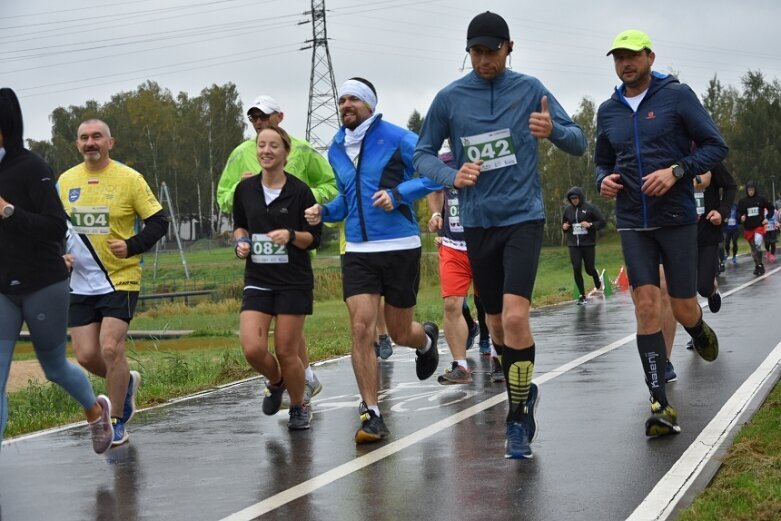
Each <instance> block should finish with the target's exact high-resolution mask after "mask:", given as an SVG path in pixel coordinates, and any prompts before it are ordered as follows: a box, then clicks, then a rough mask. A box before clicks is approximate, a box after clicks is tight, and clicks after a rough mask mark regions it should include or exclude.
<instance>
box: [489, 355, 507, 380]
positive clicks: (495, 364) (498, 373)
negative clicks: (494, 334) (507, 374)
mask: <svg viewBox="0 0 781 521" xmlns="http://www.w3.org/2000/svg"><path fill="white" fill-rule="evenodd" d="M491 381H492V382H504V370H503V369H502V363H501V362H500V361H499V358H497V357H495V356H492V357H491Z"/></svg>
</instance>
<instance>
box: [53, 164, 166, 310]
mask: <svg viewBox="0 0 781 521" xmlns="http://www.w3.org/2000/svg"><path fill="white" fill-rule="evenodd" d="M57 184H58V190H59V194H60V200H62V204H63V206H64V207H65V212H66V213H67V214H68V217H69V218H70V222H71V227H72V230H69V231H71V232H72V233H74V234H75V236H74V237H69V241H68V242H69V253H71V254H73V255H74V256H76V258H75V264H76V266H78V265H79V264H81V265H82V267H87V268H92V270H91V271H92V273H103V274H104V276H105V278H106V280H105V281H104V282H105V283H104V284H102V285H96V284H95V281H94V280H93V281H92V282H91V283H89V284H86V283H85V284H82V282H84V281H81V280H80V279H79V277H78V276H76V275H77V272H78V271H79V270H74V273H73V275H72V276H71V292H72V293H76V294H86V295H91V294H96V293H95V292H96V291H99V293H97V294H104V293H108V292H110V291H117V290H121V291H139V289H140V285H141V256H140V255H134V256H132V257H130V258H127V259H120V258H117V257H116V256H114V254H113V253H112V252H111V249H110V248H109V246H108V240H109V239H123V240H127V239H129V238H131V237H133V236H134V235H136V234H137V233H138V230H139V225H140V222H139V218H140V219H141V220H144V219H148V218H149V217H151V216H152V215H154V214H156V213H157V212H159V211H161V210H162V209H163V207H162V206H160V203H159V202H158V201H157V198H156V197H155V195H154V194H153V193H152V190H151V189H150V188H149V185H148V184H147V182H146V180H145V179H144V176H142V175H141V174H140V173H138V172H136V171H135V170H133V169H132V168H130V167H128V166H126V165H123V164H122V163H120V162H118V161H114V160H112V161H111V162H110V163H109V165H108V166H107V167H106V168H104V169H103V170H99V171H91V170H87V168H86V167H85V165H84V163H81V164H79V165H77V166H74V167H73V168H71V169H69V170H67V171H66V172H65V173H63V174H62V175H61V176H60V179H59V181H58V183H57ZM72 240H77V241H78V242H80V243H83V246H86V247H85V248H75V249H74V248H71V241H72ZM99 286H102V288H103V289H101V290H97V289H96V288H97V287H99Z"/></svg>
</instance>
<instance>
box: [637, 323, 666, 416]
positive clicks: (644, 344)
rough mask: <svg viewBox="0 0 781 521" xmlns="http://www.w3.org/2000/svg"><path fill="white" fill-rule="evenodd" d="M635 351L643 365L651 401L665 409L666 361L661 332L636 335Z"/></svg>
mask: <svg viewBox="0 0 781 521" xmlns="http://www.w3.org/2000/svg"><path fill="white" fill-rule="evenodd" d="M637 351H638V352H639V353H640V361H641V362H642V364H643V373H645V383H646V384H647V385H648V390H649V391H650V392H651V396H652V397H653V399H654V400H655V401H657V402H659V403H660V404H662V407H667V405H668V403H667V394H666V393H665V390H664V364H665V361H666V360H667V356H666V355H665V347H664V335H662V332H661V331H657V332H656V333H651V334H650V335H637Z"/></svg>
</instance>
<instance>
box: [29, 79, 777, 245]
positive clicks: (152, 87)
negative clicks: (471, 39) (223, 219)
mask: <svg viewBox="0 0 781 521" xmlns="http://www.w3.org/2000/svg"><path fill="white" fill-rule="evenodd" d="M702 102H703V105H704V107H705V109H706V110H707V111H708V112H709V113H710V115H711V117H712V118H713V119H714V121H715V122H716V124H717V125H718V127H719V128H720V129H721V132H722V134H723V135H724V138H725V140H726V141H727V144H728V145H729V146H730V153H729V156H728V158H727V160H726V161H725V163H726V166H727V168H728V169H729V170H730V171H731V172H732V174H733V175H734V176H735V178H736V179H737V180H738V182H739V183H740V184H745V183H746V182H747V181H749V180H753V181H754V182H755V183H756V184H757V187H758V189H759V193H760V194H763V195H765V197H766V198H768V199H770V200H772V199H775V196H776V194H774V193H773V189H774V188H775V189H778V188H779V187H781V176H778V178H777V177H776V176H777V173H778V172H781V150H780V148H781V147H780V145H779V139H780V138H781V84H779V82H778V81H777V80H773V81H768V80H766V79H765V77H764V76H763V74H762V73H761V72H759V71H749V72H748V73H747V74H746V75H745V76H743V78H742V79H741V88H740V89H738V88H736V87H733V86H724V85H722V84H721V82H720V81H719V80H718V78H717V77H715V76H714V78H713V79H712V80H711V81H710V82H709V85H708V88H707V90H706V92H705V93H704V94H703V95H702ZM596 111H597V106H596V104H595V102H594V101H593V100H591V99H590V98H583V99H582V100H581V102H580V105H579V107H578V109H577V111H576V112H575V114H574V115H573V119H574V120H575V121H576V122H577V123H578V124H579V125H580V126H581V128H582V129H583V131H584V132H585V134H586V140H587V143H588V148H587V150H586V153H585V154H584V155H583V156H581V157H573V156H570V155H568V154H564V153H562V152H560V151H558V150H557V149H556V148H555V147H554V146H553V145H551V144H550V143H549V142H548V141H542V142H540V149H539V157H540V162H539V166H540V175H541V179H542V186H543V196H544V199H545V201H544V202H545V208H546V210H545V211H546V219H547V221H548V222H549V223H555V225H554V226H547V227H546V232H545V233H546V235H545V242H546V243H547V244H557V243H560V241H561V240H562V234H561V230H560V227H559V226H558V223H559V222H561V212H562V211H563V208H564V204H565V201H564V197H565V195H566V192H567V190H568V189H569V188H570V187H572V186H580V187H581V188H582V189H583V190H584V193H585V194H586V197H587V198H588V199H589V200H592V201H593V202H594V203H596V204H597V205H598V206H599V207H600V208H601V209H602V210H603V211H604V213H605V214H606V215H607V216H611V215H612V214H613V212H614V206H615V205H614V202H613V201H611V200H606V199H602V198H601V197H598V194H597V193H596V188H595V186H594V144H595V142H596ZM245 117H246V116H245V113H244V110H243V107H242V105H241V102H240V100H239V95H238V92H237V90H236V86H235V85H234V84H233V83H227V84H225V85H212V86H211V87H208V88H205V89H204V90H202V91H201V93H200V94H199V95H198V96H195V97H190V96H188V95H187V94H186V93H183V92H182V93H179V94H178V95H177V96H176V97H174V96H173V95H172V93H171V92H170V91H169V90H167V89H164V88H162V87H161V86H160V85H158V84H157V83H155V82H152V81H148V82H146V83H144V84H142V85H140V86H139V87H138V89H137V90H135V91H131V92H121V93H119V94H116V95H114V96H113V97H112V98H111V99H110V100H109V101H108V102H106V103H104V104H99V103H97V102H96V101H88V102H86V103H85V104H84V105H83V106H70V107H68V108H65V107H58V108H57V109H55V110H54V111H53V112H52V114H51V121H52V138H51V140H49V141H35V140H28V145H29V147H30V149H31V150H33V151H35V152H37V153H38V154H40V155H41V156H43V157H44V159H46V160H47V161H48V162H49V164H50V165H51V166H52V168H53V169H54V171H55V172H56V173H58V174H59V173H62V172H64V171H65V170H67V169H68V168H70V167H71V166H73V165H75V164H77V163H79V162H80V161H81V160H82V159H81V157H80V156H79V154H78V152H77V150H76V147H75V145H74V143H75V140H76V131H77V128H78V125H79V123H81V121H83V120H85V119H89V118H99V119H102V120H104V121H106V123H108V125H109V126H110V127H111V131H112V135H114V136H116V138H117V143H116V145H115V147H114V150H113V151H112V153H111V156H112V157H113V158H114V159H117V160H119V161H121V162H123V163H125V164H127V165H128V166H130V167H132V168H135V169H136V170H138V171H139V172H141V173H142V174H144V176H145V177H146V178H147V181H148V182H149V184H150V186H151V187H152V189H153V190H155V191H156V192H158V193H159V190H160V186H161V183H163V182H165V183H166V184H167V185H168V187H169V191H170V193H171V199H172V201H173V205H174V210H175V211H176V213H177V215H178V216H179V217H180V218H181V219H182V220H184V221H187V220H196V221H197V222H198V223H202V226H201V227H200V229H199V232H200V233H199V234H198V236H199V237H204V236H208V237H214V236H215V234H217V233H218V232H219V226H220V219H219V209H218V207H217V203H216V187H217V182H218V181H219V176H220V174H221V172H222V169H223V167H224V165H225V161H226V159H227V158H228V155H229V154H230V152H231V150H233V148H234V147H236V146H237V145H238V144H240V143H241V142H242V141H243V140H244V139H245V138H244V129H245V123H244V122H245ZM422 123H423V117H422V116H421V114H420V113H419V112H417V111H414V112H413V113H412V115H411V116H410V118H409V121H408V122H407V126H408V128H409V129H410V130H413V131H415V132H417V131H419V130H420V127H421V125H422ZM776 181H778V184H777V183H776ZM419 209H420V210H422V211H421V212H420V213H421V214H422V215H421V216H420V217H421V222H422V223H423V225H425V222H426V220H427V219H426V218H424V216H426V217H427V213H426V212H427V209H425V205H424V204H420V205H419ZM424 209H425V210H424Z"/></svg>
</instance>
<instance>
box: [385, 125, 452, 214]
mask: <svg viewBox="0 0 781 521" xmlns="http://www.w3.org/2000/svg"><path fill="white" fill-rule="evenodd" d="M417 141H418V139H417V136H416V135H415V134H413V133H409V134H407V135H406V136H404V138H402V140H401V143H400V145H399V146H400V147H401V158H402V160H403V161H404V169H405V171H406V174H407V176H408V177H412V176H413V175H414V174H415V167H414V166H413V154H414V152H415V146H416V144H417ZM439 190H442V186H441V185H439V184H437V183H435V182H434V181H432V180H431V179H428V178H426V177H419V176H416V177H412V179H409V180H407V181H404V182H402V183H399V185H398V186H396V188H394V189H393V190H392V191H391V195H392V196H393V203H394V207H398V206H399V205H402V204H406V205H407V206H412V204H413V203H414V202H415V201H416V200H418V199H420V198H422V197H425V196H427V195H428V194H429V193H431V192H436V191H439Z"/></svg>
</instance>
